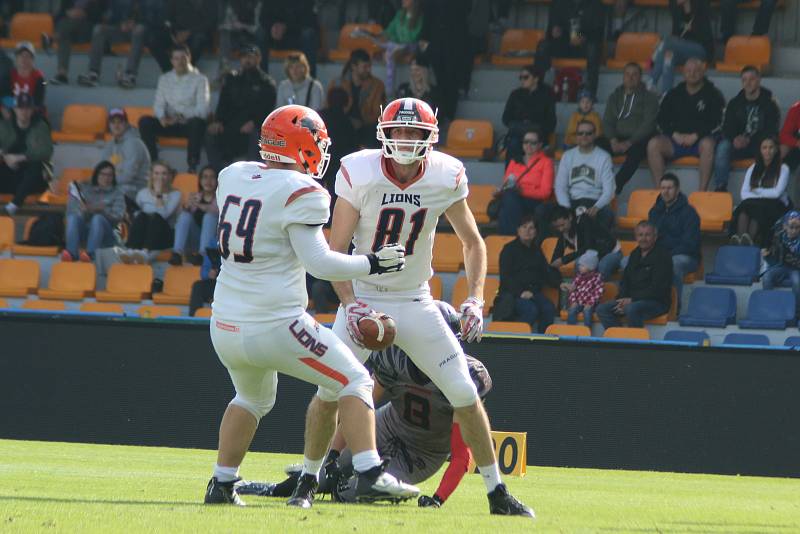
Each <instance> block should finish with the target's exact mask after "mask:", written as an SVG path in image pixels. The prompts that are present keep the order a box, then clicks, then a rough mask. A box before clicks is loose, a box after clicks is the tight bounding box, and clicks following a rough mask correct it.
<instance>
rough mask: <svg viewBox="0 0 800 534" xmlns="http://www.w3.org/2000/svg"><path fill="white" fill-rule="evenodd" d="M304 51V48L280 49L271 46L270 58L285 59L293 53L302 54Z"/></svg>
mask: <svg viewBox="0 0 800 534" xmlns="http://www.w3.org/2000/svg"><path fill="white" fill-rule="evenodd" d="M302 53H303V51H302V50H278V49H275V48H270V49H269V59H270V60H280V61H284V60H285V59H286V58H288V57H289V56H291V55H295V54H302Z"/></svg>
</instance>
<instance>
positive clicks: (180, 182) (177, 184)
mask: <svg viewBox="0 0 800 534" xmlns="http://www.w3.org/2000/svg"><path fill="white" fill-rule="evenodd" d="M172 188H173V189H177V190H178V191H180V192H181V196H182V197H183V201H184V202H186V199H187V197H188V196H189V194H190V193H197V191H198V190H199V183H198V181H197V175H196V174H194V173H191V172H179V173H178V174H176V175H175V178H174V179H173V180H172Z"/></svg>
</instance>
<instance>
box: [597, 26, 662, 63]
mask: <svg viewBox="0 0 800 534" xmlns="http://www.w3.org/2000/svg"><path fill="white" fill-rule="evenodd" d="M660 39H661V37H660V36H659V35H658V34H657V33H650V32H643V33H636V32H625V33H623V34H622V35H620V36H619V38H618V39H617V48H616V50H614V57H613V58H612V59H609V60H608V61H607V62H606V66H607V67H608V68H610V69H621V68H624V67H625V65H627V64H628V63H630V62H635V63H638V64H639V65H641V67H642V68H645V67H646V65H647V63H648V62H649V61H650V58H651V57H652V56H653V51H654V50H655V48H656V46H657V45H658V42H659V40H660Z"/></svg>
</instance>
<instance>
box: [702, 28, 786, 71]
mask: <svg viewBox="0 0 800 534" xmlns="http://www.w3.org/2000/svg"><path fill="white" fill-rule="evenodd" d="M771 53H772V46H771V45H770V42H769V37H767V36H765V35H761V36H757V35H753V36H750V35H734V36H732V37H731V38H730V39H728V44H726V45H725V59H724V60H723V61H722V62H721V63H717V65H716V69H717V70H718V71H720V72H735V73H736V74H738V73H739V72H740V71H741V70H742V68H743V67H744V66H745V65H753V66H754V67H757V68H758V69H759V70H760V71H761V72H762V74H763V73H764V72H766V71H767V70H769V65H770V63H769V58H770V54H771Z"/></svg>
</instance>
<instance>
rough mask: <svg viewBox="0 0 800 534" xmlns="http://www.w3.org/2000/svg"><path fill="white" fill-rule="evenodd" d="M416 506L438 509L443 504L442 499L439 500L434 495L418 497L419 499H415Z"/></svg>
mask: <svg viewBox="0 0 800 534" xmlns="http://www.w3.org/2000/svg"><path fill="white" fill-rule="evenodd" d="M417 504H418V505H419V507H420V508H440V507H441V506H442V504H443V503H442V499H440V498H439V496H438V495H436V494H435V493H434V494H433V497H428V496H427V495H420V496H419V499H417Z"/></svg>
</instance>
